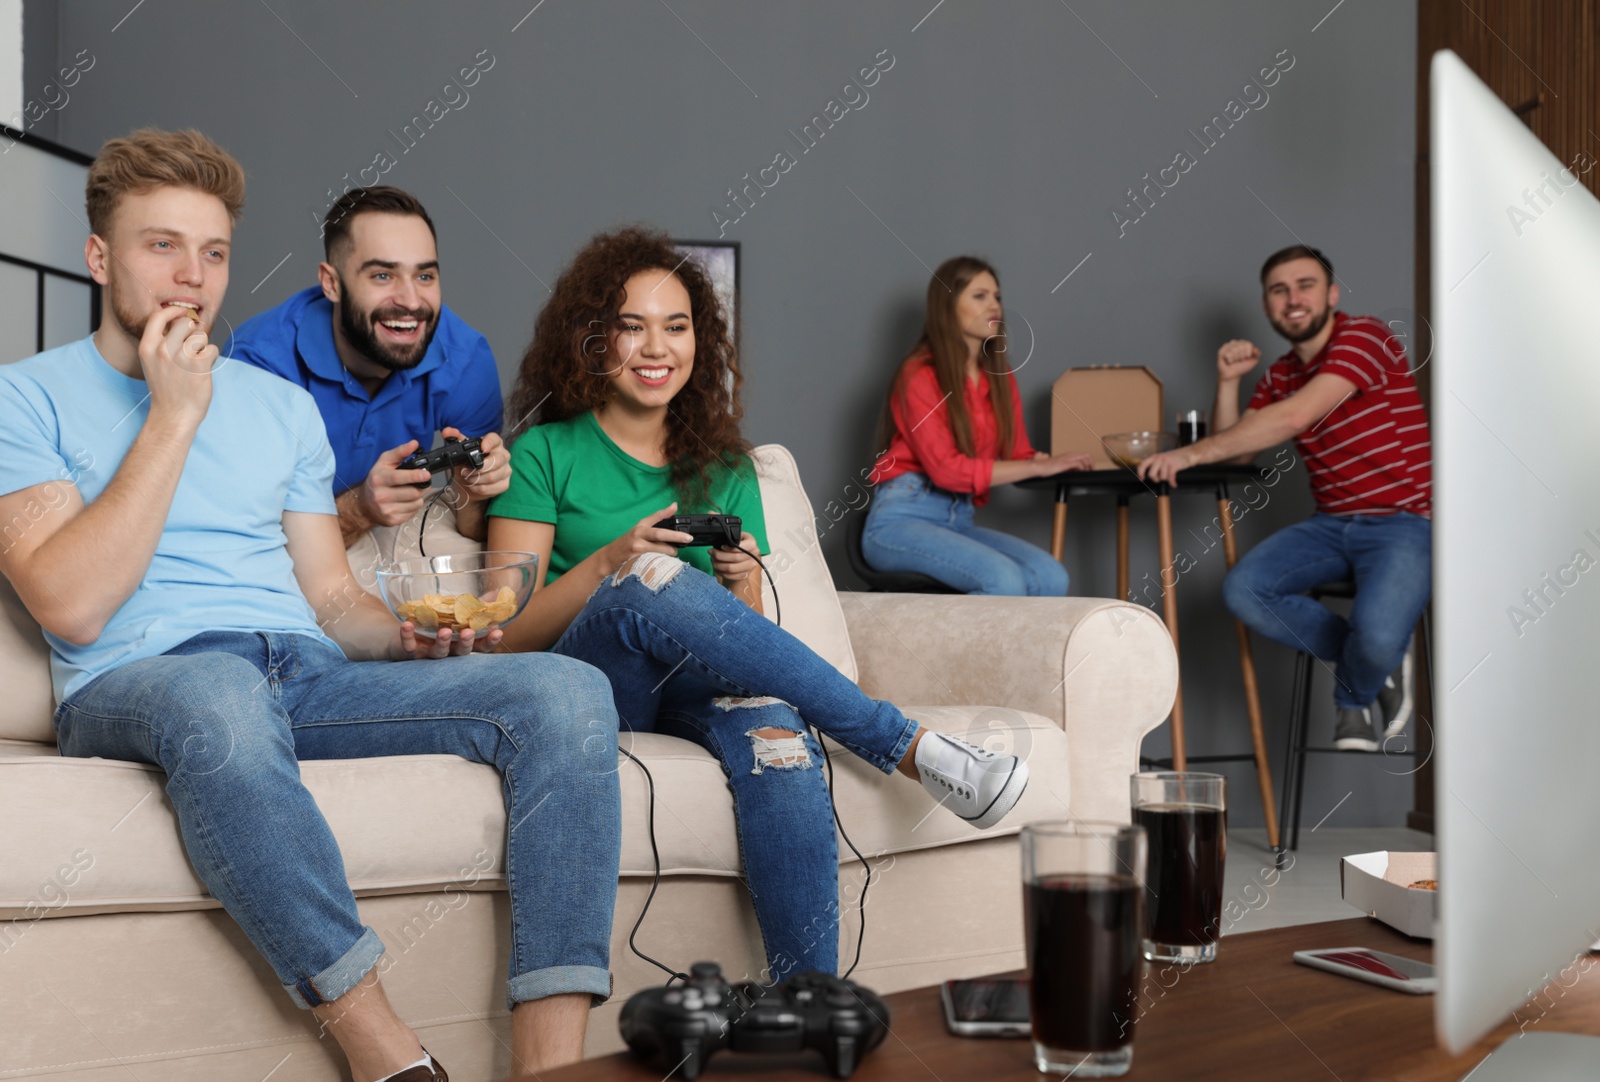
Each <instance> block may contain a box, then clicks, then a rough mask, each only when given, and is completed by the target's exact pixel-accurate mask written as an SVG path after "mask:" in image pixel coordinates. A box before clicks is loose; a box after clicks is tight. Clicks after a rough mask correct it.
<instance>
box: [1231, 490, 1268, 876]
mask: <svg viewBox="0 0 1600 1082" xmlns="http://www.w3.org/2000/svg"><path fill="white" fill-rule="evenodd" d="M1232 504H1233V501H1232V500H1230V499H1229V498H1228V490H1227V489H1226V488H1224V489H1222V490H1221V491H1220V492H1218V494H1217V507H1218V509H1219V511H1218V518H1220V519H1221V520H1222V552H1223V555H1224V556H1226V557H1227V559H1228V570H1230V571H1231V570H1233V565H1234V564H1236V563H1238V562H1239V546H1238V543H1237V542H1235V541H1234V537H1233V508H1232ZM1233 626H1234V630H1235V631H1236V632H1237V633H1238V636H1239V671H1240V673H1241V674H1242V675H1243V676H1244V705H1245V710H1246V711H1247V712H1248V713H1249V715H1250V740H1251V741H1252V742H1253V743H1254V745H1255V752H1256V780H1257V781H1258V782H1259V783H1260V785H1261V814H1262V818H1264V819H1265V820H1266V823H1267V844H1268V845H1270V846H1271V847H1272V848H1273V849H1277V848H1278V801H1277V798H1276V797H1274V796H1273V794H1272V764H1271V763H1270V762H1269V761H1268V760H1267V737H1266V732H1265V730H1264V729H1263V728H1262V725H1261V693H1260V689H1259V688H1258V687H1257V685H1256V662H1255V657H1254V654H1253V652H1252V651H1251V649H1250V629H1249V628H1247V627H1245V626H1244V621H1242V620H1235V621H1234V622H1233Z"/></svg>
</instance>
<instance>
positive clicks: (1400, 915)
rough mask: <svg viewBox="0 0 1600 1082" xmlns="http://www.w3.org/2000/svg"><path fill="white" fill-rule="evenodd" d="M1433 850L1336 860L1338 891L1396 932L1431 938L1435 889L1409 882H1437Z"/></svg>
mask: <svg viewBox="0 0 1600 1082" xmlns="http://www.w3.org/2000/svg"><path fill="white" fill-rule="evenodd" d="M1438 878H1439V858H1438V855H1437V854H1435V853H1391V852H1388V851H1387V850H1384V851H1381V852H1377V853H1357V854H1356V855H1355V856H1350V857H1345V858H1344V859H1343V860H1341V861H1339V893H1340V895H1341V896H1342V897H1343V898H1344V900H1345V901H1347V902H1349V903H1350V904H1351V905H1353V906H1355V907H1356V908H1357V909H1359V910H1361V911H1362V912H1363V913H1365V914H1367V915H1368V916H1369V917H1376V918H1377V919H1379V920H1381V921H1383V923H1385V924H1387V925H1388V926H1389V927H1391V928H1393V929H1394V930H1395V931H1397V932H1404V933H1405V934H1406V935H1409V936H1416V937H1417V938H1418V939H1432V938H1433V922H1434V918H1435V917H1436V916H1437V915H1438V910H1439V891H1438V890H1437V889H1434V890H1424V889H1422V888H1420V887H1413V886H1411V884H1412V883H1416V882H1418V881H1420V880H1424V879H1426V880H1432V881H1434V883H1435V886H1437V881H1438Z"/></svg>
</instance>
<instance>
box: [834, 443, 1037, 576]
mask: <svg viewBox="0 0 1600 1082" xmlns="http://www.w3.org/2000/svg"><path fill="white" fill-rule="evenodd" d="M861 554H862V555H863V556H865V557H866V559H867V563H869V564H871V565H872V566H873V567H875V568H877V569H878V570H879V571H917V572H921V573H922V574H924V575H928V576H930V577H932V578H936V579H938V580H939V581H940V582H942V583H944V584H945V585H946V586H951V587H954V588H955V589H957V590H960V591H962V592H963V593H968V594H994V595H998V596H1002V597H1064V596H1066V593H1067V569H1066V568H1064V567H1062V566H1061V561H1060V560H1058V559H1056V558H1055V557H1054V556H1052V555H1050V554H1049V553H1048V552H1046V551H1045V550H1044V549H1042V548H1039V547H1038V546H1036V545H1030V544H1029V543H1028V542H1026V541H1024V540H1022V538H1020V537H1013V536H1011V535H1010V534H1008V533H1001V532H1000V531H999V530H986V529H984V528H983V527H982V526H974V525H973V522H972V497H971V496H965V495H960V494H958V493H954V492H946V491H945V490H944V489H942V488H936V487H935V486H934V484H933V482H932V481H930V480H928V478H927V477H926V476H924V475H923V474H920V473H902V474H901V475H900V476H899V477H892V478H890V479H889V480H887V481H885V482H884V483H883V484H881V485H879V486H878V487H877V490H876V491H875V492H874V493H873V499H872V506H871V507H870V508H868V509H867V524H866V526H865V528H864V529H863V530H862V536H861Z"/></svg>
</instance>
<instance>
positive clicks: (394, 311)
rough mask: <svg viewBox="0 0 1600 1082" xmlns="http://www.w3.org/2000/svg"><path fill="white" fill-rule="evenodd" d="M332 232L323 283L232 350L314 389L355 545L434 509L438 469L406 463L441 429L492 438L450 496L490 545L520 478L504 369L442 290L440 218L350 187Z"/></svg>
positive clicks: (460, 526) (345, 524)
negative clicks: (510, 489) (489, 519)
mask: <svg viewBox="0 0 1600 1082" xmlns="http://www.w3.org/2000/svg"><path fill="white" fill-rule="evenodd" d="M322 242H323V249H324V256H325V259H324V261H323V262H322V263H321V264H319V265H318V267H317V278H318V284H317V285H315V286H312V287H310V288H309V289H304V290H301V291H300V292H299V293H296V294H295V295H294V296H292V297H290V298H289V299H288V300H286V301H284V302H283V303H282V304H280V305H278V306H277V307H276V308H272V309H269V310H268V311H266V312H263V313H261V314H260V315H258V316H256V317H255V318H253V319H251V320H249V321H247V322H246V323H245V324H244V325H242V326H241V327H240V328H239V329H238V330H237V331H235V332H234V335H233V339H232V341H231V342H229V344H228V347H227V349H226V350H224V355H225V356H231V357H233V358H235V359H237V360H241V361H246V362H248V363H250V364H253V365H255V366H256V367H258V368H264V369H266V370H267V371H269V372H275V373H277V374H278V375H280V376H282V377H284V378H285V379H287V380H291V381H293V382H294V383H297V384H299V385H300V386H301V387H304V388H305V389H306V390H308V391H310V392H311V396H312V398H314V399H315V400H316V403H317V409H318V411H319V412H321V414H322V421H323V424H324V425H326V426H327V429H328V439H329V441H330V442H331V443H332V444H333V453H334V460H335V471H334V485H333V487H334V494H335V496H336V497H337V499H336V500H335V504H336V506H337V507H338V510H339V529H340V532H341V534H342V535H343V537H344V542H345V546H346V547H347V548H348V547H349V546H351V545H353V544H355V543H356V542H357V541H359V540H361V539H362V538H363V537H365V536H366V534H367V533H368V532H369V531H370V530H372V529H373V528H374V527H379V526H399V525H401V524H402V523H405V522H407V521H409V520H410V519H411V518H412V517H413V516H415V515H416V514H417V512H419V511H421V510H422V508H423V504H424V502H425V500H426V499H427V498H428V497H429V496H430V493H429V492H428V491H427V490H426V489H424V488H417V487H416V486H417V485H418V484H419V483H422V482H426V481H428V480H429V478H430V475H429V473H428V472H427V471H426V470H402V469H399V468H398V467H399V465H400V463H401V462H403V461H404V460H405V459H406V457H407V456H409V455H410V454H411V453H412V452H413V451H415V450H417V449H418V447H419V446H423V445H426V446H432V444H433V438H434V434H435V433H439V434H441V435H443V436H444V437H446V438H469V437H478V438H480V439H482V441H483V453H484V463H483V466H482V468H480V469H473V468H471V467H466V466H461V467H457V469H456V471H455V475H454V476H453V477H452V478H451V479H450V488H451V491H449V492H447V493H444V494H442V498H445V499H448V500H449V503H450V506H451V507H453V508H454V509H455V515H456V524H455V526H456V529H457V530H458V531H459V532H460V533H462V534H464V535H465V536H467V537H469V538H472V539H473V540H476V541H482V540H483V538H484V535H485V532H486V520H485V517H484V508H485V507H487V506H488V501H489V499H490V498H492V497H494V496H497V495H499V494H500V493H501V492H504V491H505V489H506V486H507V484H508V483H509V482H510V480H511V460H510V454H509V453H508V451H507V449H506V448H505V446H504V445H503V443H502V442H501V439H500V436H499V435H498V431H499V428H500V424H501V420H502V416H501V414H502V409H503V406H502V402H501V397H500V374H499V371H498V369H496V367H495V363H494V354H493V353H491V352H490V350H489V343H488V341H487V340H486V339H485V338H484V337H483V335H481V334H479V333H478V332H477V331H475V330H473V329H472V328H471V327H469V326H467V324H466V323H465V322H463V321H462V319H461V318H460V317H459V316H457V315H456V314H455V313H454V312H452V311H450V309H448V308H446V307H445V306H444V303H443V301H442V300H441V289H440V284H439V253H438V247H437V244H436V239H435V233H434V228H433V220H432V219H431V218H429V217H428V212H427V211H426V210H424V209H423V207H422V204H421V203H420V202H418V201H417V200H416V198H414V197H413V196H411V195H410V194H408V193H406V192H403V191H401V190H400V189H399V188H392V187H389V186H387V185H382V186H378V187H372V188H352V189H350V190H349V191H348V192H346V193H345V194H344V195H343V196H341V197H340V198H339V199H338V201H337V202H335V203H334V204H333V206H332V207H330V208H329V209H328V213H327V216H326V218H325V219H324V220H323V226H322Z"/></svg>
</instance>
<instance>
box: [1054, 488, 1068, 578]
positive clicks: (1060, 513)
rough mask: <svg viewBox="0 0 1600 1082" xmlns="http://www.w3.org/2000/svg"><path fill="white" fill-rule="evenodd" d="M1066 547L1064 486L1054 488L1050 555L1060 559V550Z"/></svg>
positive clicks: (1065, 494) (1065, 495)
mask: <svg viewBox="0 0 1600 1082" xmlns="http://www.w3.org/2000/svg"><path fill="white" fill-rule="evenodd" d="M1066 547H1067V492H1066V486H1065V485H1062V486H1060V487H1059V488H1057V489H1056V517H1055V522H1054V523H1052V524H1051V527H1050V555H1052V556H1054V557H1055V558H1056V559H1057V560H1059V559H1061V553H1062V550H1064V549H1065V548H1066Z"/></svg>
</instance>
